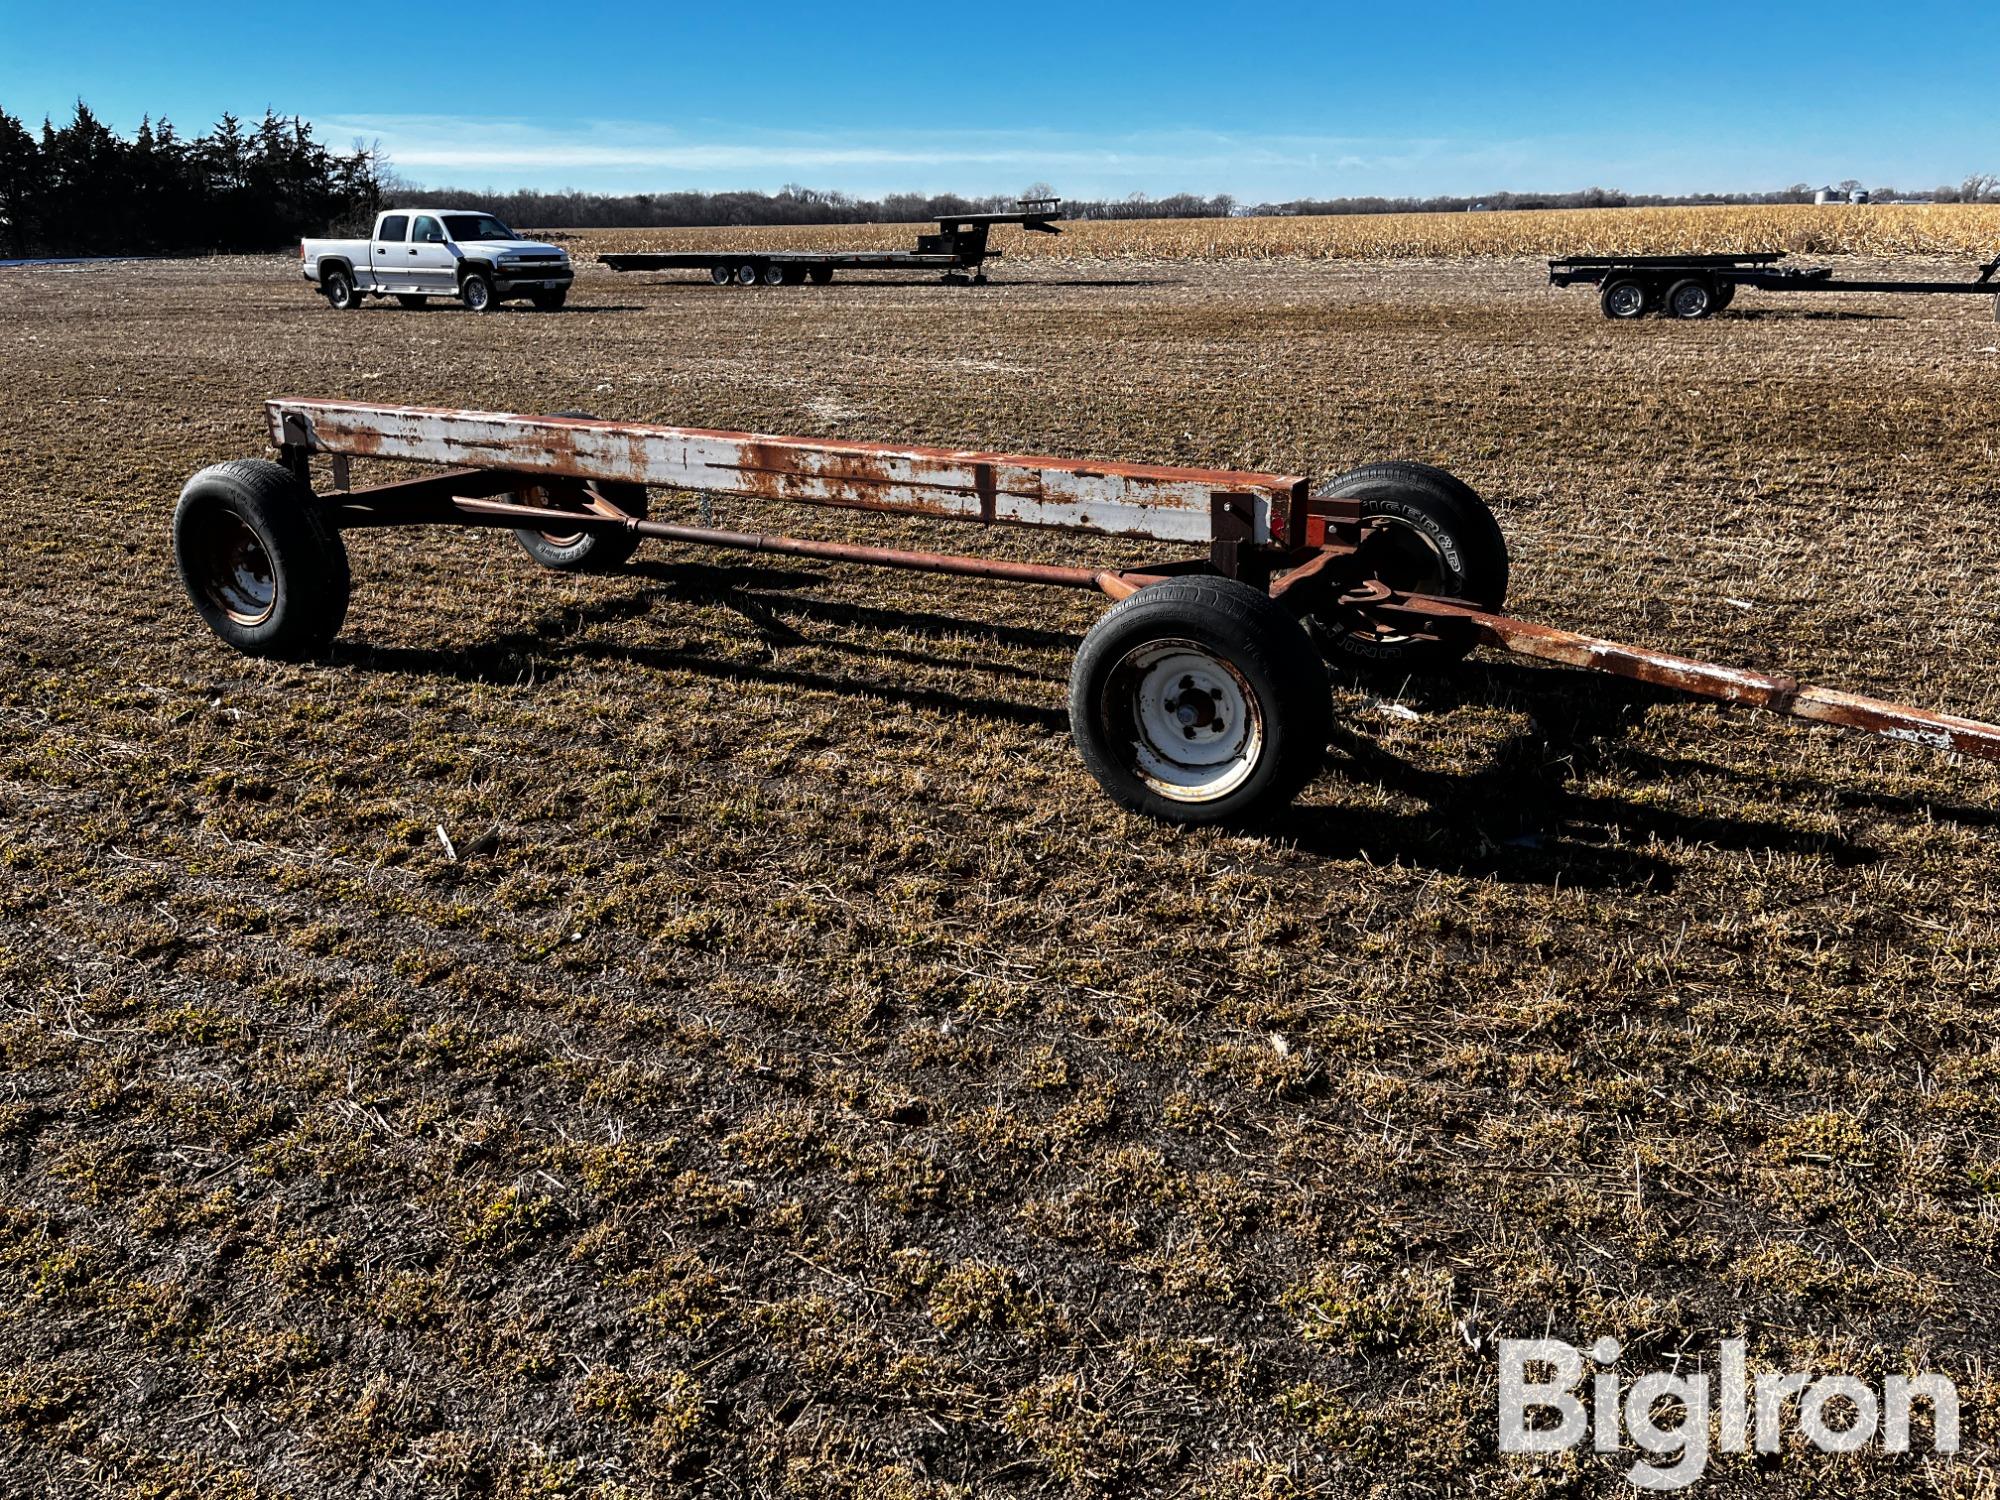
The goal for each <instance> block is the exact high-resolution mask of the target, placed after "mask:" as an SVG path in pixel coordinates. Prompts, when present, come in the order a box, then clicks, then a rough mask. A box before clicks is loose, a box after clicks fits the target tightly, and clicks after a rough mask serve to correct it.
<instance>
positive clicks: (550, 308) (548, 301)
mask: <svg viewBox="0 0 2000 1500" xmlns="http://www.w3.org/2000/svg"><path fill="white" fill-rule="evenodd" d="M567 301H569V293H568V292H566V291H565V292H537V293H535V306H536V307H538V308H540V309H541V310H542V311H543V312H561V311H562V305H563V304H564V303H565V302H567Z"/></svg>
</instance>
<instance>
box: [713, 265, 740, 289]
mask: <svg viewBox="0 0 2000 1500" xmlns="http://www.w3.org/2000/svg"><path fill="white" fill-rule="evenodd" d="M708 279H709V280H710V281H712V282H714V283H715V284H716V285H717V286H728V285H729V283H730V282H732V281H734V280H735V279H736V273H735V272H734V271H732V270H730V269H729V267H727V266H710V267H709V268H708Z"/></svg>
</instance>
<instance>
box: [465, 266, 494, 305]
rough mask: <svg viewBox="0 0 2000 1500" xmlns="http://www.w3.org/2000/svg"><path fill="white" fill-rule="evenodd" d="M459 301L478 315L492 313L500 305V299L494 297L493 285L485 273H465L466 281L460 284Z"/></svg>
mask: <svg viewBox="0 0 2000 1500" xmlns="http://www.w3.org/2000/svg"><path fill="white" fill-rule="evenodd" d="M458 300H459V301H461V302H463V303H464V304H465V305H466V307H467V308H468V309H470V310H471V311H473V312H476V313H483V312H492V311H493V309H494V308H496V307H498V306H499V305H500V299H499V298H498V297H496V296H494V295H493V283H492V282H491V281H489V280H488V279H487V277H486V273H485V272H484V271H467V272H466V273H465V279H464V280H463V281H461V282H459V284H458Z"/></svg>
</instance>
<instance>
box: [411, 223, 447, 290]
mask: <svg viewBox="0 0 2000 1500" xmlns="http://www.w3.org/2000/svg"><path fill="white" fill-rule="evenodd" d="M410 250H411V251H412V252H413V253H412V254H410V255H407V256H405V257H404V259H406V260H407V261H409V263H410V265H411V267H412V268H413V269H414V273H415V278H416V285H417V290H418V291H420V292H431V293H438V292H443V293H446V294H447V295H450V294H455V293H456V292H457V291H458V251H457V247H456V246H454V245H453V244H452V243H451V241H450V240H448V239H446V238H445V234H444V225H442V224H440V223H439V222H438V221H437V220H436V219H434V218H432V217H431V216H430V215H429V214H418V215H417V217H416V220H415V222H414V223H412V224H411V225H410Z"/></svg>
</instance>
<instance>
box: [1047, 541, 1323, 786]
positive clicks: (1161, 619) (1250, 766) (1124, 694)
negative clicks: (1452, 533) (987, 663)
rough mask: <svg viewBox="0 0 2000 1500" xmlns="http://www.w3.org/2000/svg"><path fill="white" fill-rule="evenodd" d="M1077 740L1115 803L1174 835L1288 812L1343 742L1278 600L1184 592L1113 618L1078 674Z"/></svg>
mask: <svg viewBox="0 0 2000 1500" xmlns="http://www.w3.org/2000/svg"><path fill="white" fill-rule="evenodd" d="M1069 721H1070V733H1071V735H1072V736H1073V738H1074V739H1075V741H1076V747H1077V752H1078V754H1079V755H1081V756H1082V758H1083V763H1084V766H1085V768H1086V769H1087V770H1089V772H1090V774H1091V775H1092V776H1093V777H1095V778H1096V780H1097V783H1098V785H1100V786H1102V787H1103V788H1104V790H1105V791H1106V792H1107V793H1109V794H1110V795H1111V797H1112V799H1113V800H1114V801H1116V802H1118V803H1119V804H1120V805H1122V806H1124V807H1127V808H1129V809H1131V810H1132V811H1133V812H1137V813H1143V814H1145V815H1146V816H1148V817H1154V818H1161V819H1165V820H1166V821H1168V822H1174V823H1190V824H1203V823H1239V822H1243V821H1246V820H1250V819H1254V818H1256V817H1257V816H1259V815H1260V814H1265V813H1269V812H1272V811H1275V810H1276V809H1278V808H1280V807H1282V806H1283V805H1284V804H1285V803H1287V802H1289V801H1290V800H1291V799H1292V798H1293V797H1294V796H1296V795H1297V794H1298V792H1299V790H1300V789H1301V788H1302V787H1304V785H1305V784H1306V782H1307V781H1308V780H1310V779H1311V777H1312V774H1313V772H1315V771H1316V770H1318V769H1319V765H1320V761H1321V758H1322V757H1323V756H1324V754H1325V752H1326V743H1327V739H1328V737H1329V736H1330V734H1331V731H1332V702H1331V699H1330V697H1329V695H1328V692H1327V685H1326V672H1325V669H1324V668H1323V667H1322V666H1321V665H1320V663H1319V661H1318V659H1317V657H1316V655H1315V653H1314V651H1313V649H1312V642H1311V640H1310V639H1308V638H1307V636H1306V634H1305V632H1304V631H1303V630H1302V629H1301V628H1300V626H1299V624H1298V622H1297V621H1296V620H1294V619H1293V618H1292V617H1291V615H1289V614H1288V613H1287V612H1286V611H1285V609H1284V607H1283V606H1282V605H1280V604H1278V603H1277V602H1276V601H1275V600H1273V599H1272V598H1271V597H1270V596H1269V595H1268V594H1264V593H1261V592H1259V591H1258V590H1256V589H1254V588H1251V587H1250V586H1249V585H1248V584H1245V583H1240V582H1237V581H1235V580H1233V579H1225V578H1174V579H1169V580H1167V581H1164V582H1161V583H1155V584H1151V585H1149V586H1148V587H1146V588H1142V589H1140V590H1139V591H1138V592H1137V593H1135V594H1133V595H1132V596H1131V597H1130V598H1128V599H1125V600H1123V601H1122V602H1120V603H1119V604H1116V605H1114V606H1113V607H1112V608H1111V609H1110V610H1109V611H1107V612H1106V613H1105V615H1104V617H1103V618H1102V619H1100V620H1099V621H1098V622H1097V624H1096V625H1094V626H1092V627H1091V630H1090V632H1089V634H1087V635H1086V636H1085V637H1084V638H1083V645H1082V646H1081V647H1080V648H1079V649H1078V651H1077V653H1076V661H1075V663H1074V664H1073V666H1072V667H1071V669H1070V690H1069Z"/></svg>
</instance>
